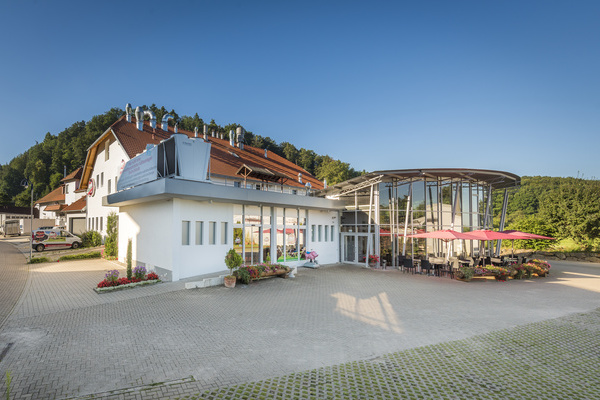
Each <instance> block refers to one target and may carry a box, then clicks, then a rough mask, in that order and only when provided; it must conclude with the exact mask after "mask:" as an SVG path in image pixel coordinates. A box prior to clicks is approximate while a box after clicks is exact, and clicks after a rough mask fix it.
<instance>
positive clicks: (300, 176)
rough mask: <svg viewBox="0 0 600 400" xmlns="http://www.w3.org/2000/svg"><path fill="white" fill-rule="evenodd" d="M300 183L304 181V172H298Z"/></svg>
mask: <svg viewBox="0 0 600 400" xmlns="http://www.w3.org/2000/svg"><path fill="white" fill-rule="evenodd" d="M298 183H302V172H298Z"/></svg>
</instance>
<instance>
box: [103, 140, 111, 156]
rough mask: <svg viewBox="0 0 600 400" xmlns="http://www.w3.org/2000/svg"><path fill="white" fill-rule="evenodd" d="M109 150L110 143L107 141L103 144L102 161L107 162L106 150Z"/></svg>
mask: <svg viewBox="0 0 600 400" xmlns="http://www.w3.org/2000/svg"><path fill="white" fill-rule="evenodd" d="M109 148H110V143H109V142H108V141H106V142H104V161H108V159H109V157H110V155H109V154H108V149H109Z"/></svg>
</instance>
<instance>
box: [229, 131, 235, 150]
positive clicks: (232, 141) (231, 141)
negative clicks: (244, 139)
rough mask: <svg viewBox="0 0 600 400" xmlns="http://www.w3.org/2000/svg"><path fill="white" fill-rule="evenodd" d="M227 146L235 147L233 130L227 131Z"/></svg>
mask: <svg viewBox="0 0 600 400" xmlns="http://www.w3.org/2000/svg"><path fill="white" fill-rule="evenodd" d="M229 144H230V145H231V147H235V138H234V137H233V129H232V130H230V131H229Z"/></svg>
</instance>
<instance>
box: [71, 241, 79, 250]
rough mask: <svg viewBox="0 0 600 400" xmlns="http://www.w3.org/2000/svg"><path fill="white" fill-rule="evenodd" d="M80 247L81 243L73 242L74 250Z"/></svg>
mask: <svg viewBox="0 0 600 400" xmlns="http://www.w3.org/2000/svg"><path fill="white" fill-rule="evenodd" d="M78 247H79V243H77V242H73V244H72V245H71V248H72V249H76V248H78Z"/></svg>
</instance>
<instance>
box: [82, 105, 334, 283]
mask: <svg viewBox="0 0 600 400" xmlns="http://www.w3.org/2000/svg"><path fill="white" fill-rule="evenodd" d="M143 115H144V112H143V111H141V110H139V109H138V110H136V117H137V118H133V116H132V115H131V114H130V113H128V115H126V116H124V117H122V118H120V119H119V120H118V121H117V122H115V123H114V124H113V125H112V126H111V127H110V128H108V129H107V130H106V132H105V133H104V134H103V135H102V136H100V137H99V138H98V140H96V142H94V144H92V146H91V147H90V148H89V150H88V155H87V158H86V163H85V166H84V169H83V175H82V187H84V188H85V189H86V190H87V193H88V196H87V224H88V229H90V230H97V231H100V232H101V233H102V234H103V235H105V234H106V218H107V216H108V214H109V213H110V212H111V211H115V212H117V213H118V215H119V256H118V259H119V261H122V262H125V257H126V254H127V246H128V241H129V240H131V242H132V250H133V259H134V263H135V265H144V266H146V267H147V268H148V269H149V270H154V271H156V272H157V273H159V274H160V275H163V276H164V277H165V278H166V279H172V280H178V279H183V278H187V277H190V276H195V275H201V274H206V273H211V272H216V271H222V270H224V269H226V266H225V263H224V258H225V254H226V253H227V251H228V250H229V249H231V248H235V249H236V251H238V252H239V253H240V254H242V256H243V258H244V260H245V262H246V263H247V264H251V263H259V262H266V261H270V262H275V261H279V262H282V263H285V264H287V265H297V264H302V263H305V262H306V259H305V256H306V251H311V250H313V251H317V253H318V254H319V258H318V260H319V261H320V262H321V263H331V262H337V261H338V260H339V250H338V249H339V243H338V237H339V235H338V234H337V233H338V232H339V215H338V209H340V208H339V207H340V205H339V202H336V201H333V200H328V199H325V198H317V197H314V196H308V195H307V194H309V193H310V192H312V191H314V190H315V189H317V190H318V189H322V188H323V184H322V183H321V182H319V181H318V180H317V179H316V178H315V177H314V176H312V175H310V174H309V173H308V172H307V171H305V170H304V169H302V168H301V167H299V166H297V165H295V164H293V163H291V162H290V161H288V160H286V159H285V158H283V157H280V156H278V155H277V154H274V153H273V152H271V151H267V150H263V149H258V148H255V147H251V146H245V145H244V144H243V143H241V140H240V139H241V135H242V132H241V131H238V132H237V133H236V134H234V133H233V132H230V134H229V136H230V139H229V140H227V139H224V138H222V137H217V136H215V134H214V133H211V134H209V133H208V132H206V131H205V132H204V133H203V134H202V135H199V134H198V133H197V132H196V133H192V132H184V131H178V130H177V128H175V129H174V128H172V127H168V126H167V124H166V121H167V120H168V118H169V116H166V120H164V121H163V124H162V125H161V127H157V126H156V120H155V118H154V115H153V114H152V113H151V112H148V111H146V112H145V115H146V116H148V117H149V118H150V121H145V122H143V123H138V121H141V120H142V118H143ZM238 129H239V128H238ZM176 133H179V135H177V134H176ZM236 137H237V139H238V140H237V141H236V140H235V139H236ZM146 149H148V151H146ZM190 149H193V150H190ZM136 156H139V157H137V158H135V157H136ZM152 157H154V158H152ZM134 158H135V160H134ZM130 160H131V162H130V163H129V161H130ZM126 163H127V166H125V165H126ZM149 165H150V167H149V168H148V166H149ZM121 173H123V175H122V176H121ZM120 179H124V181H123V182H121V181H120ZM126 181H127V182H126ZM84 182H87V183H85V184H84ZM117 185H118V187H119V191H116V189H117ZM121 189H123V190H121ZM115 191H116V193H115Z"/></svg>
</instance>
